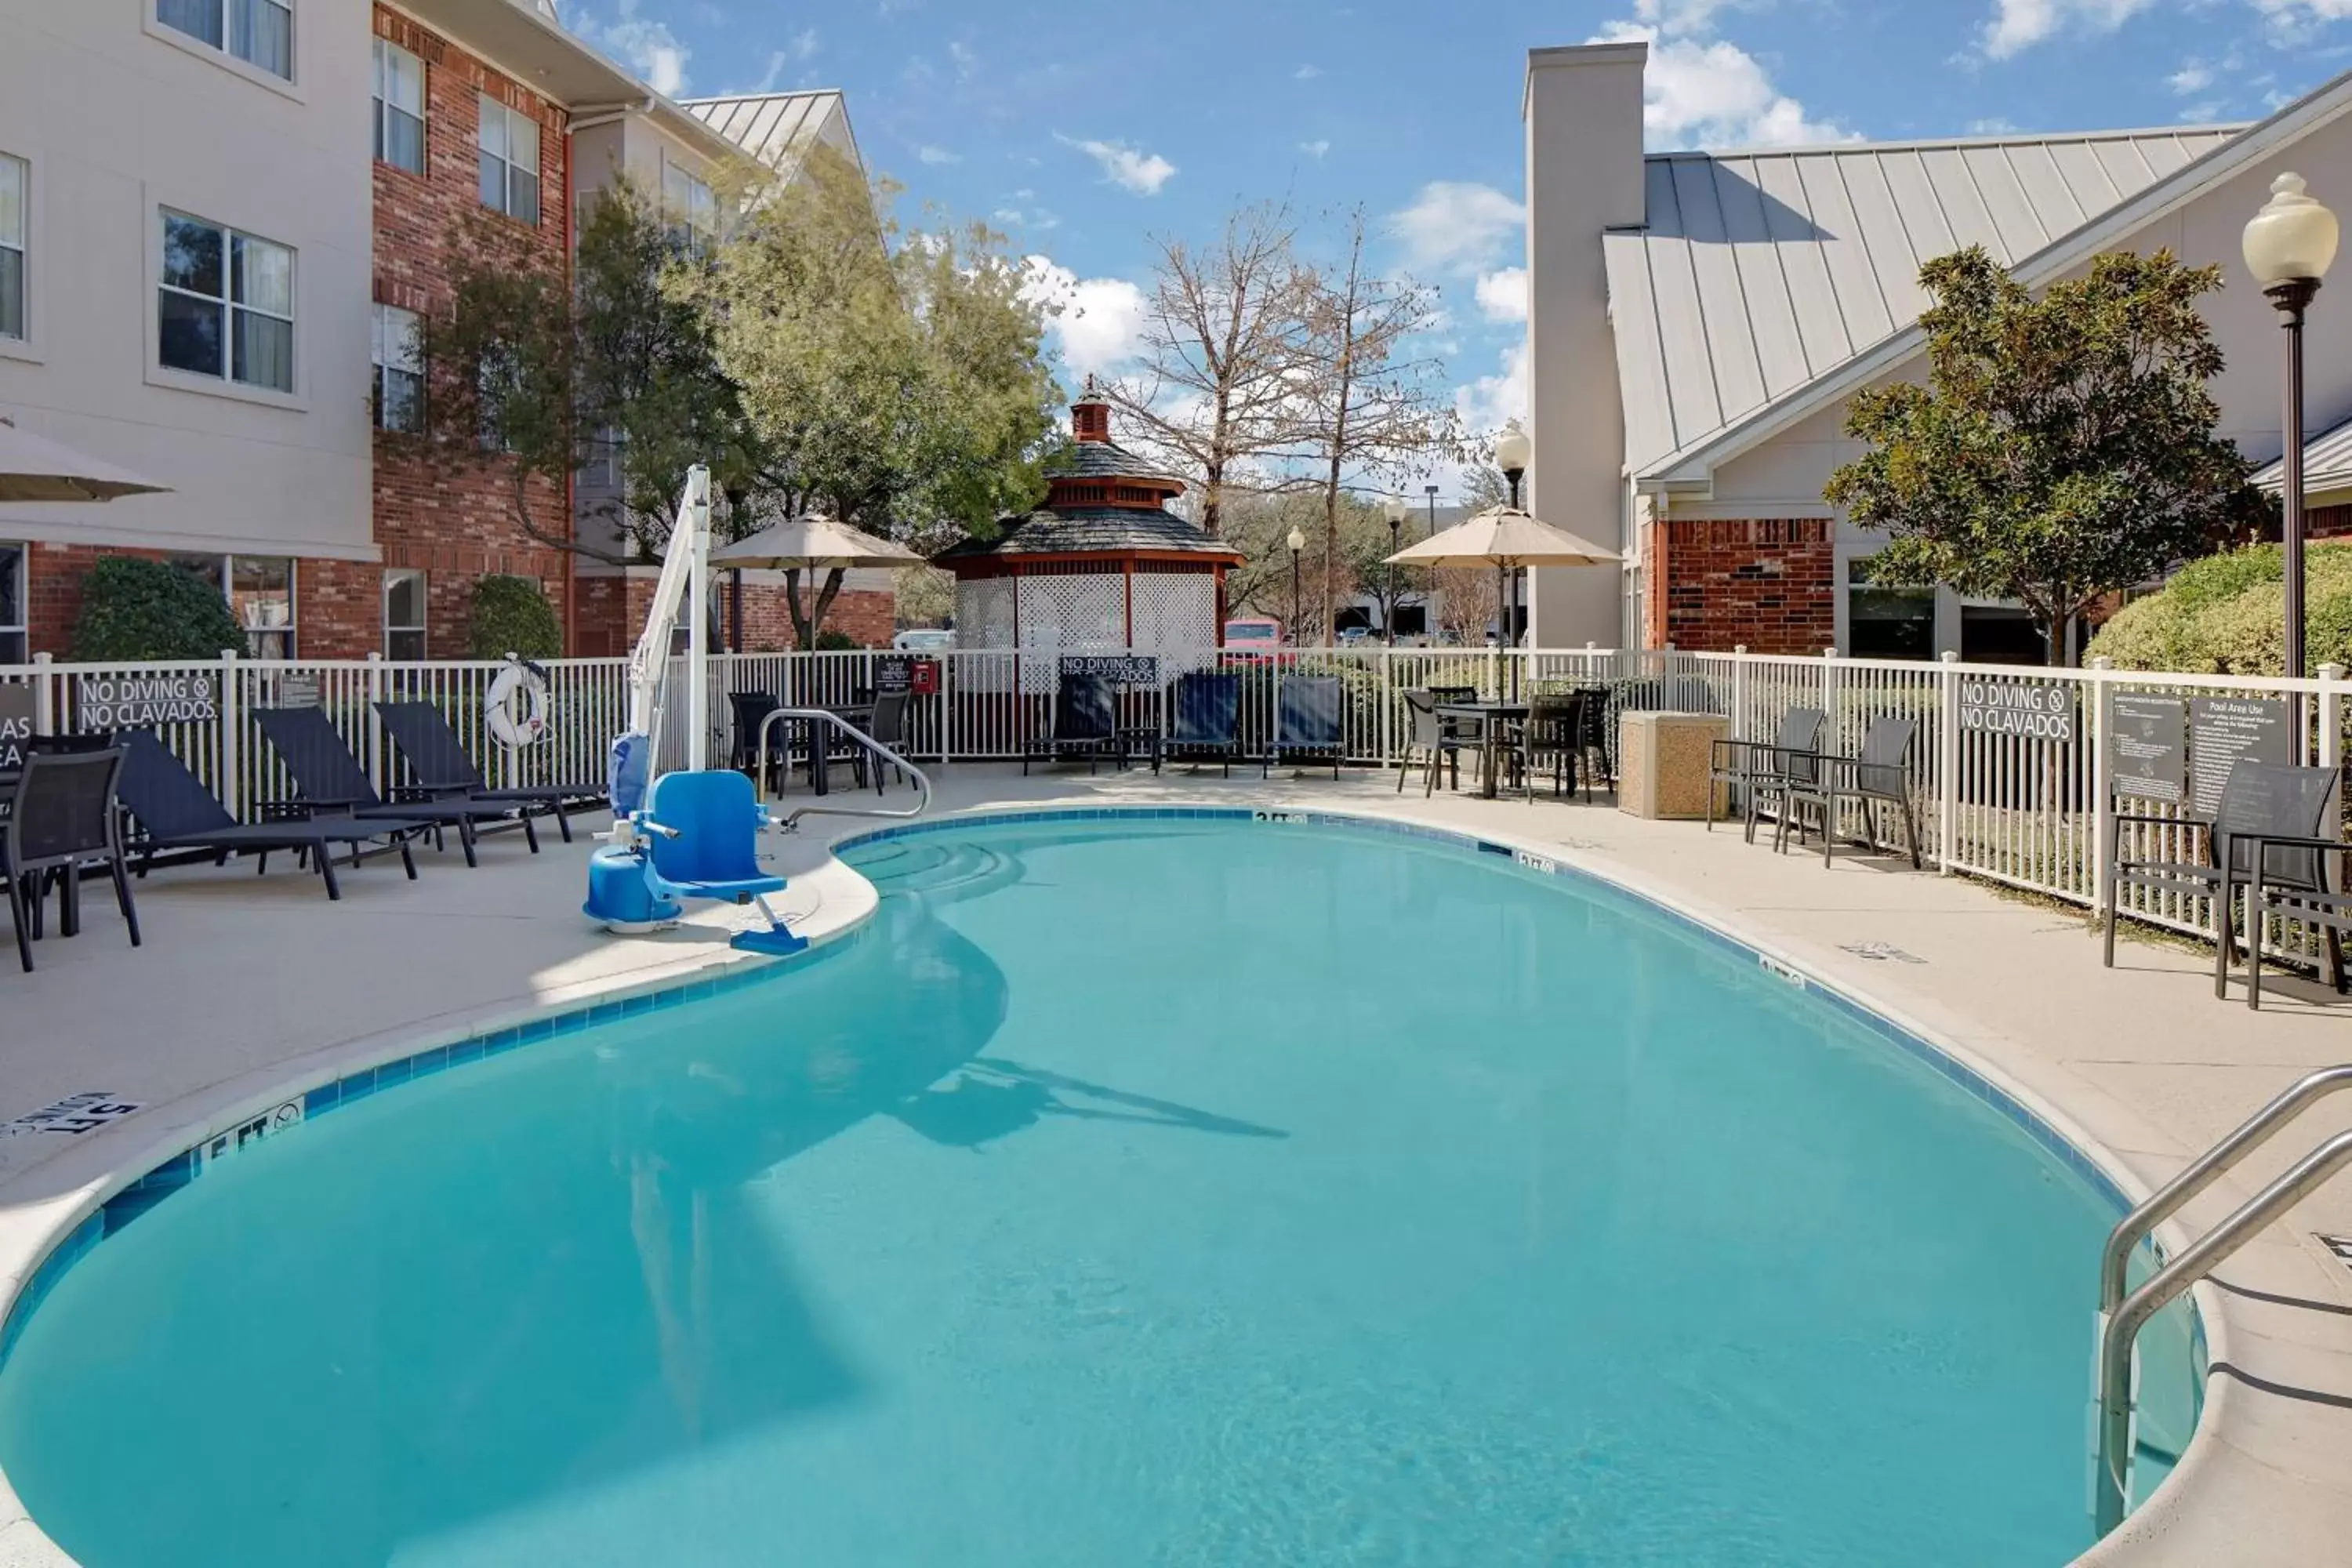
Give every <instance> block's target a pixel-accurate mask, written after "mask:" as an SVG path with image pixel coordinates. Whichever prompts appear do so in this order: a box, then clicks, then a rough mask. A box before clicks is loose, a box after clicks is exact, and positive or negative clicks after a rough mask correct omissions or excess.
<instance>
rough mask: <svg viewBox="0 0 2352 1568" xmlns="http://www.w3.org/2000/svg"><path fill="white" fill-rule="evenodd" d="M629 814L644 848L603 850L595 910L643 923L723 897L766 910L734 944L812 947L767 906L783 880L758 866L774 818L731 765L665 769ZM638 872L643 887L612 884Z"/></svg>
mask: <svg viewBox="0 0 2352 1568" xmlns="http://www.w3.org/2000/svg"><path fill="white" fill-rule="evenodd" d="M631 821H632V824H633V825H634V826H635V828H636V829H637V831H638V833H639V835H640V836H641V837H642V840H643V847H636V848H622V847H611V848H606V849H601V850H599V851H597V853H596V856H595V859H596V861H597V862H599V866H600V868H601V871H602V875H601V876H600V875H599V872H598V871H596V870H592V872H591V877H590V895H589V903H588V911H587V912H588V913H589V915H590V916H591V917H593V918H594V919H598V920H605V921H624V920H625V921H629V922H630V923H631V924H633V925H636V926H644V925H650V924H656V923H662V922H666V921H674V920H676V919H677V916H678V913H679V910H680V908H681V904H682V900H687V899H719V900H725V901H727V902H729V903H735V904H757V905H759V907H760V912H761V914H763V915H765V916H767V917H768V929H767V930H765V931H742V932H739V933H738V934H737V935H736V936H735V937H734V939H733V941H732V942H731V945H732V946H735V947H738V948H741V949H743V950H744V951H746V952H767V953H779V954H781V953H790V952H800V951H801V950H802V949H803V948H804V947H806V946H808V939H807V938H806V937H802V936H795V935H794V934H793V932H792V931H789V930H787V929H786V927H785V925H784V922H783V920H782V917H781V916H779V915H778V914H777V913H776V911H775V910H772V909H771V908H770V907H769V906H768V899H767V895H769V894H770V893H780V892H782V891H783V889H784V879H783V878H782V877H779V876H777V875H775V874H774V873H773V872H772V871H768V870H766V869H763V868H761V865H760V853H759V842H760V830H761V828H763V827H767V826H771V825H772V821H773V819H772V817H771V816H769V814H768V808H767V807H766V806H764V805H761V804H760V802H759V800H758V798H757V797H756V796H755V795H753V793H752V789H751V780H750V779H748V778H745V777H744V776H743V775H742V774H741V773H737V772H735V771H734V770H733V769H731V768H715V769H708V770H703V771H700V772H681V773H664V774H663V775H662V776H661V777H659V778H658V779H656V780H655V781H654V787H653V793H652V795H651V796H650V797H649V798H648V799H647V801H646V808H645V809H644V810H643V811H640V812H637V813H635V815H634V816H633V817H632V818H631ZM634 876H642V878H643V882H644V889H643V892H642V893H635V892H634V891H632V890H631V889H625V888H623V887H619V886H616V885H614V884H615V883H617V882H618V881H620V880H622V879H627V878H630V877H634Z"/></svg>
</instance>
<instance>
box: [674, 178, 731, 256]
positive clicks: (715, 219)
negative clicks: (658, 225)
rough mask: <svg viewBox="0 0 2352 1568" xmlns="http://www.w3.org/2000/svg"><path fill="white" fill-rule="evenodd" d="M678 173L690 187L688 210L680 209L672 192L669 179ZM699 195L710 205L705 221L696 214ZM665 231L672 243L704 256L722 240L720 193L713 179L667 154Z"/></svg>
mask: <svg viewBox="0 0 2352 1568" xmlns="http://www.w3.org/2000/svg"><path fill="white" fill-rule="evenodd" d="M673 177H675V178H677V179H678V180H681V181H684V182H685V183H686V185H687V187H688V189H687V191H686V193H685V195H686V210H685V211H683V212H680V211H679V210H678V209H677V205H676V203H675V201H674V199H673V197H672V196H671V194H670V181H671V179H672V178H673ZM697 195H699V197H700V199H701V201H702V202H703V204H705V205H706V207H707V208H708V211H707V213H706V214H705V219H706V221H704V222H701V223H698V222H697V221H696V218H695V212H694V206H695V201H696V197H697ZM661 211H662V232H663V233H664V234H665V235H666V236H667V237H668V238H669V241H670V243H671V245H673V246H674V247H677V249H679V250H680V251H682V252H684V253H685V254H687V255H689V256H696V257H705V256H708V255H709V254H710V252H711V251H712V250H713V249H714V248H716V247H717V246H718V244H719V196H718V194H717V192H715V191H714V190H712V189H711V185H710V182H709V179H707V178H705V177H704V176H703V175H701V174H697V173H696V172H695V171H694V170H692V169H690V168H688V166H687V165H686V164H684V163H679V162H678V161H677V159H675V158H672V157H670V156H668V155H667V154H664V156H663V158H662V185H661Z"/></svg>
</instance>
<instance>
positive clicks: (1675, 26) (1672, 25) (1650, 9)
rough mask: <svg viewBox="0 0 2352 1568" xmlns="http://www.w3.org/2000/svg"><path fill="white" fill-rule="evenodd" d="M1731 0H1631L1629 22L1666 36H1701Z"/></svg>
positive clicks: (1709, 28) (1710, 27) (1713, 24)
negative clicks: (1650, 28)
mask: <svg viewBox="0 0 2352 1568" xmlns="http://www.w3.org/2000/svg"><path fill="white" fill-rule="evenodd" d="M1729 4H1731V0H1633V19H1634V20H1635V21H1636V22H1639V23H1641V24H1642V25H1643V26H1650V27H1655V28H1656V29H1657V30H1658V31H1659V32H1661V33H1664V34H1665V35H1666V36H1667V37H1683V36H1684V35H1685V34H1690V33H1705V32H1708V31H1711V30H1712V29H1713V28H1714V26H1715V14H1716V13H1717V11H1720V10H1723V9H1724V8H1725V7H1726V6H1727V5H1729Z"/></svg>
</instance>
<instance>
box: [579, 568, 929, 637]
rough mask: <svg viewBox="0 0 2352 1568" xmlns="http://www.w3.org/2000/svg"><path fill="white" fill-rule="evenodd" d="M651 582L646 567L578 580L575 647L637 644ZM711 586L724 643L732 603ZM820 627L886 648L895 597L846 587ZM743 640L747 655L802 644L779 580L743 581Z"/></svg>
mask: <svg viewBox="0 0 2352 1568" xmlns="http://www.w3.org/2000/svg"><path fill="white" fill-rule="evenodd" d="M654 581H655V574H654V573H653V572H651V571H649V570H648V571H642V572H635V573H631V574H628V575H626V576H621V575H616V574H615V575H599V576H594V577H583V578H581V579H580V585H579V595H580V597H579V625H578V636H577V637H576V641H577V643H578V645H579V647H578V651H579V652H580V653H581V654H582V655H583V657H588V658H596V657H611V656H614V655H620V654H625V653H627V652H628V651H629V650H630V649H632V648H634V647H636V644H637V638H638V637H642V636H643V635H644V634H645V629H646V613H647V612H648V611H650V610H651V609H652V608H653V600H654ZM715 587H716V592H717V597H718V601H719V628H720V632H721V638H722V641H723V640H724V638H725V636H726V634H728V633H730V632H731V630H732V628H733V624H734V623H733V621H732V620H731V619H730V604H731V602H732V601H731V600H730V598H729V596H728V592H727V580H726V579H725V578H724V577H720V578H719V580H718V582H717V584H715ZM803 596H804V597H805V592H804V593H803ZM823 629H824V630H825V631H837V632H842V633H845V634H846V635H847V636H848V637H851V638H853V639H855V640H856V642H857V644H858V645H859V646H860V647H889V646H890V637H891V634H892V633H893V632H895V631H896V630H897V629H898V595H895V594H892V593H887V592H877V591H869V590H863V589H857V590H853V589H847V588H845V589H843V590H842V591H841V593H839V594H838V595H835V597H834V601H833V604H832V605H831V606H830V607H829V608H827V609H826V611H825V613H824V628H823ZM742 643H743V651H744V652H746V653H777V652H782V651H783V650H786V649H790V648H796V647H799V646H800V640H799V638H798V637H796V636H795V635H794V634H793V622H792V613H791V611H790V610H789V609H788V608H787V607H786V605H785V603H784V590H783V586H782V584H765V583H763V584H750V583H747V584H744V587H743V636H742Z"/></svg>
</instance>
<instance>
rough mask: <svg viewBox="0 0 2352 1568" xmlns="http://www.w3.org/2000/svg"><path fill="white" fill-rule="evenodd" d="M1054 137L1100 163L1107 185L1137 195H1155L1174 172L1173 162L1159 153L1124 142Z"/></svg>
mask: <svg viewBox="0 0 2352 1568" xmlns="http://www.w3.org/2000/svg"><path fill="white" fill-rule="evenodd" d="M1055 139H1056V140H1057V141H1060V142H1063V143H1065V144H1066V145H1068V146H1071V147H1076V149H1077V150H1078V151H1079V152H1081V153H1085V154H1086V155H1087V157H1089V158H1092V159H1093V160H1094V161H1095V162H1096V163H1099V164H1101V165H1102V172H1103V177H1104V178H1105V179H1107V180H1108V181H1110V182H1111V184H1115V185H1118V186H1119V187H1120V188H1121V189H1123V190H1129V191H1132V192H1134V193H1135V194H1136V195H1139V196H1156V195H1159V194H1160V186H1162V185H1164V184H1167V183H1168V180H1169V177H1170V176H1171V175H1172V174H1175V173H1176V165H1175V164H1173V163H1170V162H1169V161H1168V160H1167V159H1165V158H1163V157H1161V156H1160V154H1159V153H1146V152H1144V151H1143V150H1141V149H1140V148H1137V147H1129V145H1128V144H1127V143H1126V142H1080V141H1078V140H1076V139H1075V138H1073V137H1068V136H1060V137H1056V138H1055Z"/></svg>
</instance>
